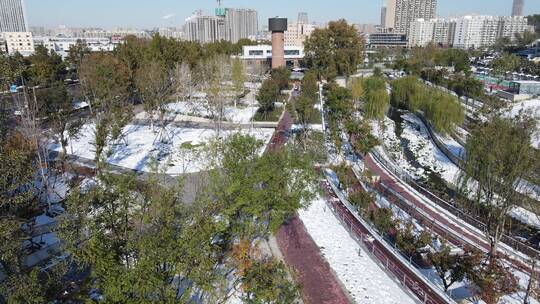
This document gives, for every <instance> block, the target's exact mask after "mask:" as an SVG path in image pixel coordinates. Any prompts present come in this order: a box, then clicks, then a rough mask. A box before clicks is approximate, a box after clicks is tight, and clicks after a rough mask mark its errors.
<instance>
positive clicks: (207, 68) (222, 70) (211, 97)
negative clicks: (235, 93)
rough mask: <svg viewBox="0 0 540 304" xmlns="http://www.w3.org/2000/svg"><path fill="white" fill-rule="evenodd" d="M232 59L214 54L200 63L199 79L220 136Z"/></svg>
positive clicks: (207, 107) (206, 104)
mask: <svg viewBox="0 0 540 304" xmlns="http://www.w3.org/2000/svg"><path fill="white" fill-rule="evenodd" d="M229 72H230V60H229V58H227V57H226V56H214V57H211V58H209V59H207V60H206V61H201V62H200V63H199V79H198V81H199V82H200V84H201V86H202V90H203V91H204V92H205V93H206V103H205V107H206V110H207V111H208V113H209V115H210V116H211V118H212V120H213V121H214V125H215V130H216V132H217V135H218V136H219V134H220V132H221V129H222V122H223V117H224V110H225V104H226V98H227V90H226V89H225V85H224V83H223V82H224V80H225V78H226V75H229V74H230V73H229Z"/></svg>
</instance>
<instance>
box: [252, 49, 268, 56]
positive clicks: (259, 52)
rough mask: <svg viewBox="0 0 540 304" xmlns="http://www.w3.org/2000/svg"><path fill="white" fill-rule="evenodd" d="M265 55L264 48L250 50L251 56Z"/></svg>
mask: <svg viewBox="0 0 540 304" xmlns="http://www.w3.org/2000/svg"><path fill="white" fill-rule="evenodd" d="M262 55H264V51H263V50H251V51H249V56H262Z"/></svg>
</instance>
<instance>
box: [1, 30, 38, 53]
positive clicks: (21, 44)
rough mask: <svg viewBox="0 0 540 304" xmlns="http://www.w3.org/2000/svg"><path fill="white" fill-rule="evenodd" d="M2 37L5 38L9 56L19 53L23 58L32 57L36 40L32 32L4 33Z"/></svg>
mask: <svg viewBox="0 0 540 304" xmlns="http://www.w3.org/2000/svg"><path fill="white" fill-rule="evenodd" d="M0 35H1V36H3V39H4V41H5V46H6V50H7V53H8V54H10V55H12V54H15V53H17V52H18V53H20V54H21V55H23V56H30V55H32V53H34V39H33V37H32V33H31V32H4V33H1V34H0Z"/></svg>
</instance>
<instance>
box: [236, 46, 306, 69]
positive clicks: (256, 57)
mask: <svg viewBox="0 0 540 304" xmlns="http://www.w3.org/2000/svg"><path fill="white" fill-rule="evenodd" d="M239 58H240V59H241V60H243V61H244V62H245V63H246V65H247V66H250V65H260V64H269V63H270V62H271V61H272V46H271V45H266V44H262V45H248V46H243V47H242V55H241V56H240V57H239ZM303 59H304V47H303V46H285V62H286V63H287V64H288V65H289V66H294V67H299V66H300V63H301V61H302V60H303Z"/></svg>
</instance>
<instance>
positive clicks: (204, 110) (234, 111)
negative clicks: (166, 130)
mask: <svg viewBox="0 0 540 304" xmlns="http://www.w3.org/2000/svg"><path fill="white" fill-rule="evenodd" d="M167 109H168V110H169V111H171V112H172V113H174V114H180V115H189V116H196V117H205V118H209V117H212V113H211V111H210V110H209V109H208V107H206V106H204V105H203V104H201V103H198V102H183V101H180V102H176V103H171V104H168V105H167ZM258 109H259V108H258V107H252V106H250V107H240V106H239V107H236V108H235V107H225V108H224V113H223V115H224V117H225V120H227V121H230V122H234V123H242V124H245V123H249V122H250V121H251V119H253V116H255V113H257V110H258Z"/></svg>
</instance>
